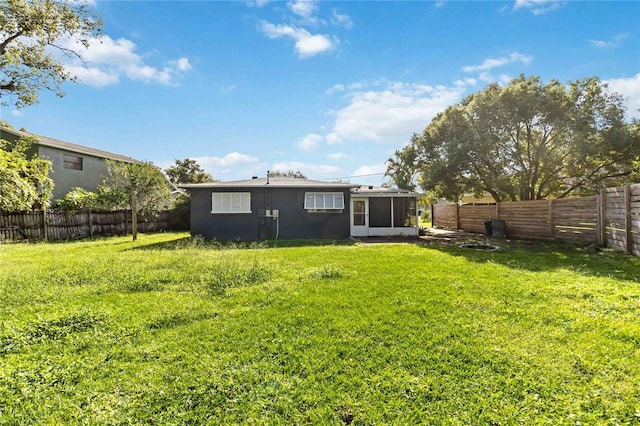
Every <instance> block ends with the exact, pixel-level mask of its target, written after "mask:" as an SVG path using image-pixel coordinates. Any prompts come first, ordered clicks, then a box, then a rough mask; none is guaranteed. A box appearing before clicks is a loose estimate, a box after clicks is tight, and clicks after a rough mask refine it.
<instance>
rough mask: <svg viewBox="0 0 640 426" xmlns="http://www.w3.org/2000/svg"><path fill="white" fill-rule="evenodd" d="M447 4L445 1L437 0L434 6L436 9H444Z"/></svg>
mask: <svg viewBox="0 0 640 426" xmlns="http://www.w3.org/2000/svg"><path fill="white" fill-rule="evenodd" d="M445 3H446V1H445V0H437V1H436V2H435V5H434V6H435V7H436V9H442V8H443V7H444V5H445Z"/></svg>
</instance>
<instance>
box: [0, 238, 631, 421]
mask: <svg viewBox="0 0 640 426" xmlns="http://www.w3.org/2000/svg"><path fill="white" fill-rule="evenodd" d="M129 239H130V238H125V237H122V238H111V239H101V240H95V241H81V242H70V243H57V244H14V245H0V424H16V425H18V424H20V425H22V424H123V423H126V424H163V425H164V424H176V425H177V424H213V425H217V424H238V423H244V424H283V425H289V424H336V425H340V424H347V423H350V422H351V424H353V425H372V424H453V425H457V424H464V425H467V424H473V425H475V424H477V425H490V424H495V425H497V424H507V425H510V424H527V425H529V424H549V425H556V424H566V425H576V424H582V425H592V424H611V425H617V424H638V422H639V421H640V259H639V258H634V257H630V256H625V255H622V254H618V253H612V252H608V251H604V252H599V253H589V252H587V251H586V250H585V249H582V248H580V247H577V246H571V245H543V244H536V245H533V244H531V245H529V244H512V245H510V246H506V245H505V247H504V250H501V251H499V252H490V253H486V252H479V251H472V250H468V249H462V248H457V247H454V246H440V245H424V246H420V245H414V244H399V245H390V244H380V245H357V244H352V243H350V242H346V241H343V242H333V243H332V242H327V241H310V242H301V241H279V242H275V243H270V244H265V243H257V244H244V245H233V244H232V245H222V244H206V243H204V242H202V241H194V242H191V241H190V240H189V239H188V238H187V236H186V235H185V234H156V235H141V236H140V238H139V240H138V241H137V242H135V243H133V242H131V241H129Z"/></svg>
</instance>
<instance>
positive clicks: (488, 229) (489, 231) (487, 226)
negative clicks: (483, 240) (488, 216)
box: [484, 220, 493, 237]
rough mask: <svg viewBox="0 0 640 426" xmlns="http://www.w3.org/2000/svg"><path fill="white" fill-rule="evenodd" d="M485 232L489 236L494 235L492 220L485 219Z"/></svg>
mask: <svg viewBox="0 0 640 426" xmlns="http://www.w3.org/2000/svg"><path fill="white" fill-rule="evenodd" d="M484 233H485V235H486V236H487V237H490V236H492V235H493V229H491V221H490V220H485V221H484Z"/></svg>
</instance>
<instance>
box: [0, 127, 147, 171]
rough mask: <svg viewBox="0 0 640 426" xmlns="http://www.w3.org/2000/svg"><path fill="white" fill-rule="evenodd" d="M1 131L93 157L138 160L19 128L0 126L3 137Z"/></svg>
mask: <svg viewBox="0 0 640 426" xmlns="http://www.w3.org/2000/svg"><path fill="white" fill-rule="evenodd" d="M3 133H10V134H12V135H14V136H16V137H31V138H34V139H35V141H36V142H35V143H36V144H37V145H41V146H48V147H52V148H58V149H63V150H65V151H71V152H76V153H78V154H85V155H92V156H94V157H101V158H108V159H110V160H118V161H123V162H126V163H137V162H138V160H134V159H133V158H131V157H127V156H124V155H120V154H114V153H113V152H108V151H102V150H101V149H95V148H90V147H88V146H83V145H78V144H75V143H71V142H64V141H61V140H58V139H53V138H48V137H46V136H40V135H35V134H33V133H29V132H23V131H21V130H15V129H9V128H7V127H0V139H2V138H3V136H2V134H3Z"/></svg>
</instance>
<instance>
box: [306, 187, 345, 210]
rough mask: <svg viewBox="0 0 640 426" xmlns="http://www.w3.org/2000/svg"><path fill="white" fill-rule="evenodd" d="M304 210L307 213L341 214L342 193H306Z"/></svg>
mask: <svg viewBox="0 0 640 426" xmlns="http://www.w3.org/2000/svg"><path fill="white" fill-rule="evenodd" d="M304 208H305V210H307V211H309V213H342V211H343V210H344V193H342V192H306V193H305V194H304Z"/></svg>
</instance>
